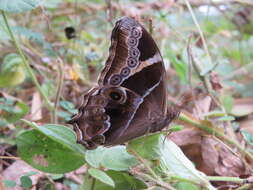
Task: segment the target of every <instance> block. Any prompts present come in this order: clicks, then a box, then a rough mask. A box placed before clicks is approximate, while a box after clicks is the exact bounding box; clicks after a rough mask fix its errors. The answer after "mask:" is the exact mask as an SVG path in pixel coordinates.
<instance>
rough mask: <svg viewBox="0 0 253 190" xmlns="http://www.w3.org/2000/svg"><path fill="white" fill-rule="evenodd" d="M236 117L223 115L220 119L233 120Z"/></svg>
mask: <svg viewBox="0 0 253 190" xmlns="http://www.w3.org/2000/svg"><path fill="white" fill-rule="evenodd" d="M233 120H235V118H234V117H233V116H223V117H220V118H219V119H218V121H233Z"/></svg>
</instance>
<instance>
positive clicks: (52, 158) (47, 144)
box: [16, 122, 85, 173]
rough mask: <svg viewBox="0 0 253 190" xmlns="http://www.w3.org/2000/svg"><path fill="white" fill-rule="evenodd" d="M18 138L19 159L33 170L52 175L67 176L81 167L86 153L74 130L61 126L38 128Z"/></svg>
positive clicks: (32, 124) (34, 126)
mask: <svg viewBox="0 0 253 190" xmlns="http://www.w3.org/2000/svg"><path fill="white" fill-rule="evenodd" d="M27 123H28V124H29V125H31V126H32V127H33V128H35V129H33V130H30V131H26V132H24V133H21V134H20V135H19V136H18V137H17V139H16V140H17V146H18V152H19V155H20V157H21V158H22V159H23V160H24V161H26V162H27V163H29V164H30V165H32V166H33V167H34V168H36V169H39V170H42V171H44V172H49V173H65V172H69V171H72V170H74V169H77V168H79V167H81V166H82V165H83V164H84V162H85V160H84V150H83V149H82V147H81V146H79V145H77V144H76V138H75V134H74V133H73V131H72V130H70V129H69V128H67V127H64V126H61V125H44V126H37V125H36V124H34V123H29V122H27Z"/></svg>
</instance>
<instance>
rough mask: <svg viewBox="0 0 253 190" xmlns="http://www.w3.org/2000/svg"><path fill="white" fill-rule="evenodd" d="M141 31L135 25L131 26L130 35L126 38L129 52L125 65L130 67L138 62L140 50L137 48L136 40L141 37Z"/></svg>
mask: <svg viewBox="0 0 253 190" xmlns="http://www.w3.org/2000/svg"><path fill="white" fill-rule="evenodd" d="M141 35H142V31H141V30H140V29H139V28H137V27H132V29H131V32H130V36H129V38H128V45H129V48H128V49H129V52H128V58H127V65H128V66H129V67H130V68H134V67H136V66H137V64H138V62H139V56H140V51H139V50H138V48H137V46H138V42H139V39H140V38H141Z"/></svg>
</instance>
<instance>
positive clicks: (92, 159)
mask: <svg viewBox="0 0 253 190" xmlns="http://www.w3.org/2000/svg"><path fill="white" fill-rule="evenodd" d="M106 150H107V148H104V147H101V146H100V147H98V148H96V149H95V150H87V151H86V154H85V160H86V162H87V163H88V164H89V165H91V166H92V167H94V168H99V167H100V164H101V162H102V160H103V158H104V153H105V151H106Z"/></svg>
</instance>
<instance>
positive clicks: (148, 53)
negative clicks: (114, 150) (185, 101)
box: [69, 17, 180, 149]
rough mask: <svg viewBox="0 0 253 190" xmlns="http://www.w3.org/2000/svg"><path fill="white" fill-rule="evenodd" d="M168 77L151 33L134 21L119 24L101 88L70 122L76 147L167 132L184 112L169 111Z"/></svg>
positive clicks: (91, 93) (86, 97) (96, 88)
mask: <svg viewBox="0 0 253 190" xmlns="http://www.w3.org/2000/svg"><path fill="white" fill-rule="evenodd" d="M165 75H166V71H165V67H164V63H163V59H162V56H161V53H160V51H159V49H158V47H157V45H156V43H155V41H154V40H153V38H152V37H151V35H150V34H149V33H148V32H147V30H146V29H145V28H144V27H143V26H142V25H141V24H140V23H139V22H137V21H136V20H134V19H133V18H130V17H123V18H121V19H120V20H118V21H117V22H116V24H115V27H114V29H113V30H112V34H111V46H110V49H109V57H108V59H107V61H106V63H105V67H104V68H103V70H102V71H101V73H100V76H99V79H98V82H97V85H96V86H94V87H93V88H92V89H91V90H90V91H89V92H88V93H86V94H85V95H84V98H83V103H82V105H81V106H80V108H79V110H78V113H77V114H76V115H74V116H73V117H72V119H71V121H70V122H69V123H71V124H72V125H73V128H74V130H75V132H76V135H77V142H78V143H80V144H82V145H84V146H85V147H86V148H87V149H95V148H96V147H97V146H99V145H103V146H112V145H118V144H123V143H125V142H127V141H129V140H131V139H134V138H137V137H140V136H143V135H145V134H147V133H154V132H157V131H161V130H162V129H163V128H165V127H166V126H168V124H169V123H170V122H171V121H172V120H173V119H175V118H176V117H177V116H178V115H179V112H180V111H179V110H178V109H174V108H172V107H169V106H168V105H167V89H166V88H167V86H166V80H165Z"/></svg>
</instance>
